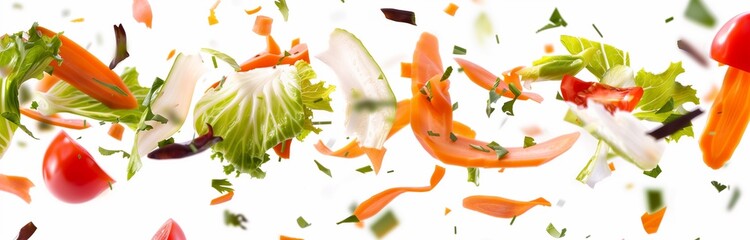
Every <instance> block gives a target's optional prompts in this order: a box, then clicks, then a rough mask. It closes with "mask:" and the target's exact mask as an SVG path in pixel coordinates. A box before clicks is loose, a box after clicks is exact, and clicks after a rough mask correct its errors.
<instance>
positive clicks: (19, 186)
mask: <svg viewBox="0 0 750 240" xmlns="http://www.w3.org/2000/svg"><path fill="white" fill-rule="evenodd" d="M33 186H34V183H32V182H31V181H30V180H29V179H28V178H25V177H18V176H8V175H3V174H0V191H3V192H8V193H11V194H13V195H16V196H18V197H20V198H21V199H23V200H24V201H26V203H31V195H29V189H30V188H31V187H33Z"/></svg>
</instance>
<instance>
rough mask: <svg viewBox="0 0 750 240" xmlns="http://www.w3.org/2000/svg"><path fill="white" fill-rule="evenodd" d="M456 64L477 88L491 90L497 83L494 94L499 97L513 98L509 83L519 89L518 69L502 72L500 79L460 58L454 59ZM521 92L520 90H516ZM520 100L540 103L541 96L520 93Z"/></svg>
mask: <svg viewBox="0 0 750 240" xmlns="http://www.w3.org/2000/svg"><path fill="white" fill-rule="evenodd" d="M454 59H455V60H456V62H457V63H458V65H459V66H461V68H463V69H464V73H466V76H467V77H469V80H471V81H472V82H474V83H475V84H477V85H478V86H480V87H482V88H484V89H487V90H492V89H493V86H494V85H495V83H498V85H497V88H495V92H496V93H497V94H499V95H501V96H504V97H508V98H514V97H515V96H514V95H513V92H511V91H510V88H509V86H508V84H509V83H516V82H518V83H517V84H515V85H516V87H521V84H520V81H519V80H518V79H519V74H518V71H519V68H515V69H514V70H515V71H514V70H511V71H507V72H504V73H503V75H502V78H498V77H497V76H495V75H494V74H492V73H490V72H489V71H487V70H486V69H484V68H482V67H481V66H479V65H477V64H475V63H472V62H470V61H468V60H464V59H462V58H454ZM497 79H502V80H504V81H496V80H497ZM518 90H521V89H518ZM518 99H520V100H529V99H531V100H533V101H535V102H539V103H541V102H542V100H544V99H543V98H542V96H541V95H539V94H536V93H530V92H524V91H522V92H521V95H520V96H519V97H518Z"/></svg>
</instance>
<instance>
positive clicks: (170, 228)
mask: <svg viewBox="0 0 750 240" xmlns="http://www.w3.org/2000/svg"><path fill="white" fill-rule="evenodd" d="M185 239H187V238H186V237H185V233H184V232H183V231H182V228H181V227H180V225H179V224H177V222H176V221H175V220H173V219H171V218H170V219H168V220H167V221H166V222H164V224H163V225H161V228H159V230H158V231H156V234H154V237H153V238H151V240H185Z"/></svg>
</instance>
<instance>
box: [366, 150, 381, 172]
mask: <svg viewBox="0 0 750 240" xmlns="http://www.w3.org/2000/svg"><path fill="white" fill-rule="evenodd" d="M362 149H363V150H364V151H365V154H367V158H369V159H370V162H371V163H372V169H373V170H375V174H378V172H380V166H381V165H383V156H385V151H386V149H385V147H382V148H380V149H375V148H362Z"/></svg>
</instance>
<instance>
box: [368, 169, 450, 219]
mask: <svg viewBox="0 0 750 240" xmlns="http://www.w3.org/2000/svg"><path fill="white" fill-rule="evenodd" d="M444 175H445V168H443V167H441V166H437V165H435V171H434V172H433V173H432V177H431V178H430V186H425V187H395V188H390V189H388V190H385V191H382V192H380V193H378V194H375V195H374V196H372V197H370V198H369V199H367V200H365V201H364V202H362V203H361V204H359V206H357V209H355V210H354V216H356V217H357V219H359V221H360V222H361V221H364V220H365V219H368V218H370V217H372V216H375V214H377V213H378V212H380V210H383V208H385V206H386V205H388V203H390V202H391V201H393V199H395V198H396V197H398V196H399V195H401V194H402V193H405V192H428V191H430V190H432V189H433V188H435V186H437V184H438V183H440V180H442V179H443V176H444Z"/></svg>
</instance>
